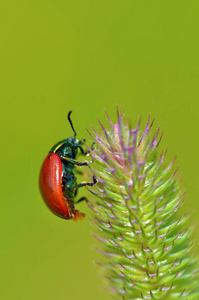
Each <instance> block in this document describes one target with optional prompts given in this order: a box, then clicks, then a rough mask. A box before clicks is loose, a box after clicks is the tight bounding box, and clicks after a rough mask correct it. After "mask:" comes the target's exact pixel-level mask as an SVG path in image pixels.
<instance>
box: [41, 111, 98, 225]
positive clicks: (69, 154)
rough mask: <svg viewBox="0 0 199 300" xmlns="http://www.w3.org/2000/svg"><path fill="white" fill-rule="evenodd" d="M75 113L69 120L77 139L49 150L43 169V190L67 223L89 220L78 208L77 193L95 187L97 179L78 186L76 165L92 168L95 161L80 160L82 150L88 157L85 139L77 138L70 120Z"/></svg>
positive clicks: (54, 209)
mask: <svg viewBox="0 0 199 300" xmlns="http://www.w3.org/2000/svg"><path fill="white" fill-rule="evenodd" d="M71 113H72V111H70V112H69V113H68V121H69V123H70V125H71V128H72V130H73V132H74V137H69V138H67V139H65V140H63V141H61V142H58V143H57V144H56V145H55V146H54V147H52V149H51V150H50V151H49V153H48V155H47V157H46V158H45V160H44V162H43V165H42V167H41V171H40V176H39V187H40V192H41V195H42V197H43V199H44V201H45V203H46V205H47V206H48V208H49V209H50V210H51V211H52V212H53V213H54V214H55V215H57V216H58V217H60V218H63V219H66V220H73V221H77V220H79V219H80V220H82V219H83V218H84V217H85V214H84V213H81V212H80V211H79V210H76V209H75V202H74V199H75V198H76V195H77V191H78V189H79V188H80V187H82V186H86V185H88V186H93V185H94V184H95V183H96V182H97V180H96V177H95V176H93V182H86V181H83V182H81V183H79V184H77V179H76V176H75V174H74V171H75V168H76V166H88V164H89V163H91V162H86V161H85V162H79V161H77V160H76V156H77V154H78V150H80V152H81V154H82V155H86V154H87V152H85V151H84V149H83V147H82V145H83V144H84V142H85V140H84V139H82V140H79V139H77V138H76V131H75V129H74V127H73V123H72V121H71V118H70V115H71ZM82 200H86V198H85V197H82V198H80V199H79V201H77V202H80V201H82ZM77 202H76V203H77Z"/></svg>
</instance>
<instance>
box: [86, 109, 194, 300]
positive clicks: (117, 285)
mask: <svg viewBox="0 0 199 300" xmlns="http://www.w3.org/2000/svg"><path fill="white" fill-rule="evenodd" d="M107 117H108V122H109V128H108V129H106V128H105V127H104V126H103V125H102V124H101V123H100V122H99V124H100V127H101V129H100V131H99V132H98V131H96V130H94V131H93V132H91V133H90V135H91V137H92V138H93V141H94V143H95V145H94V147H93V148H94V149H92V150H91V149H90V150H89V151H90V155H91V157H92V159H93V160H94V162H95V165H96V167H94V165H93V166H90V170H91V172H92V175H95V176H96V178H97V181H98V183H97V184H96V185H95V186H94V187H92V188H90V187H89V188H88V189H89V190H90V191H91V192H92V193H93V198H94V199H92V200H93V201H89V207H90V208H91V209H92V215H93V219H92V220H93V223H94V225H95V226H96V228H97V230H96V232H95V234H94V237H95V240H96V243H97V244H98V245H97V249H98V251H99V253H100V257H101V261H100V262H99V265H100V266H102V268H103V270H104V276H105V278H106V279H107V281H108V282H109V286H110V292H111V293H112V296H113V298H114V299H125V300H132V299H136V300H138V299H140V300H141V299H157V300H158V299H165V300H166V299H168V300H172V299H186V300H187V299H188V300H194V299H195V300H198V299H199V281H198V269H197V262H196V260H195V256H194V255H193V253H192V246H193V242H192V240H191V237H190V235H191V231H192V226H190V225H189V223H188V222H189V221H187V220H188V214H181V215H180V214H179V210H180V208H181V205H182V204H183V202H184V199H185V192H184V191H183V188H182V186H181V184H180V180H179V178H178V176H179V175H178V172H177V170H178V168H176V167H174V164H175V159H176V158H174V160H173V161H172V162H171V163H169V164H167V163H166V162H165V156H166V153H167V151H163V152H162V153H161V154H158V153H159V150H158V148H159V143H160V140H161V138H162V134H161V132H160V128H158V130H157V131H156V132H155V134H152V133H151V131H152V125H153V122H154V120H152V121H150V117H149V119H148V121H147V124H146V126H145V128H144V130H143V131H141V130H140V122H139V123H138V125H137V127H136V128H135V129H134V130H133V129H132V128H131V127H130V126H129V125H128V124H127V123H126V121H125V123H123V116H122V113H121V111H120V110H119V109H118V110H117V118H118V123H117V124H113V123H112V121H111V120H110V118H109V116H108V115H107Z"/></svg>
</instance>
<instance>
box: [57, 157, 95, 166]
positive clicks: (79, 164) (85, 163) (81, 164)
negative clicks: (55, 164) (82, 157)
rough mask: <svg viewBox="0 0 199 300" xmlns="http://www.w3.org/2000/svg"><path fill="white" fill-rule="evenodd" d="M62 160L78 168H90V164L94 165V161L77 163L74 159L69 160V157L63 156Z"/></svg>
mask: <svg viewBox="0 0 199 300" xmlns="http://www.w3.org/2000/svg"><path fill="white" fill-rule="evenodd" d="M60 159H61V160H63V161H65V162H69V163H71V164H74V165H76V166H88V165H90V164H92V163H93V161H82V162H80V161H77V160H76V159H72V158H69V157H65V156H62V157H60Z"/></svg>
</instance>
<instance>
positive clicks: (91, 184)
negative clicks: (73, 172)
mask: <svg viewBox="0 0 199 300" xmlns="http://www.w3.org/2000/svg"><path fill="white" fill-rule="evenodd" d="M96 183H97V179H96V177H95V176H93V182H87V181H82V182H81V183H79V184H77V185H75V186H72V188H77V189H78V188H80V187H82V186H86V185H88V186H93V185H94V184H96Z"/></svg>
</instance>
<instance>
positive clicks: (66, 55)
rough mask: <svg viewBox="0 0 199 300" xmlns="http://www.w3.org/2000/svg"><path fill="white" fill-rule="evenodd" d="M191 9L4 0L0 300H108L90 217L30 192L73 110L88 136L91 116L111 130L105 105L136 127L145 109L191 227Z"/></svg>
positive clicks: (194, 92)
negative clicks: (179, 182)
mask: <svg viewBox="0 0 199 300" xmlns="http://www.w3.org/2000/svg"><path fill="white" fill-rule="evenodd" d="M198 9H199V4H198V1H183V0H180V1H173V0H172V1H168V0H167V1H133V0H130V1H127V0H121V1H118V0H114V1H113V0H112V1H93V0H92V1H91V0H90V1H89V0H84V1H68V0H56V1H55V0H49V1H47V0H35V1H34V0H33V1H27V0H26V1H25V0H23V1H21V0H19V1H13V0H8V1H2V3H1V4H0V41H1V46H0V99H1V100H0V101H1V108H0V124H1V125H0V126H1V148H0V154H1V160H0V170H1V172H0V176H1V178H0V179H1V180H0V182H1V189H0V194H1V202H0V205H1V208H0V211H1V218H0V220H1V224H0V236H1V247H0V252H1V255H0V266H1V268H0V269H1V271H0V272H1V278H0V295H1V299H4V300H7V299H19V300H26V299H29V300H31V299H38V300H43V299H48V300H54V299H67V300H76V299H94V300H101V299H103V300H106V299H107V300H108V299H111V297H110V296H109V295H108V294H107V293H106V291H105V290H103V289H102V288H101V286H102V279H101V276H100V275H99V270H98V267H97V266H96V265H95V264H94V263H93V261H94V260H95V259H96V251H95V243H94V241H93V238H92V235H91V232H92V230H93V229H92V228H91V226H90V224H89V221H88V218H87V219H85V220H84V221H82V222H77V223H73V222H71V221H64V220H62V219H59V218H57V217H55V216H54V215H53V214H51V213H50V212H49V211H48V209H46V207H45V205H44V203H43V201H42V199H41V196H40V194H39V191H38V173H39V169H40V166H41V163H42V161H43V159H44V157H45V156H46V154H47V152H48V151H49V149H50V148H51V147H52V146H53V145H54V144H55V143H56V142H57V141H59V140H61V139H63V138H65V137H69V136H71V135H72V131H71V128H70V126H69V124H68V122H67V120H66V115H67V113H68V111H69V110H72V111H73V115H72V119H73V122H74V125H75V128H76V131H77V133H78V137H79V138H86V139H87V140H88V141H89V136H88V134H87V132H86V130H85V127H87V128H90V125H91V124H92V125H94V126H95V127H97V126H98V125H97V118H99V119H100V120H101V121H102V122H103V123H104V124H107V121H106V118H105V113H104V109H106V110H107V112H108V113H109V115H110V116H111V118H112V120H113V121H114V122H115V121H116V104H118V105H120V106H121V107H122V110H123V112H124V113H125V115H126V116H127V118H128V120H129V121H131V122H132V124H133V125H134V126H135V125H136V123H137V120H138V117H139V116H141V117H142V124H143V126H144V124H145V123H146V120H147V118H148V114H149V112H150V113H151V116H152V117H155V125H154V128H157V127H158V126H159V125H161V129H162V130H163V132H164V136H163V141H162V148H167V147H168V148H169V152H168V154H167V156H168V160H171V159H172V158H173V157H174V155H175V154H177V156H178V160H177V164H176V166H177V165H179V166H180V170H181V172H182V174H183V176H182V179H183V184H184V186H185V188H186V190H187V191H188V193H187V196H188V197H187V200H186V204H185V206H184V207H185V209H192V210H193V215H192V220H193V222H194V220H197V216H198V214H199V204H198V202H199V195H198V180H199V175H198V165H199V162H198V153H199V139H198V128H199V118H198V111H199V55H198V54H199V30H198V28H199V18H198ZM84 194H85V189H84V188H82V190H81V192H80V194H79V196H82V195H84ZM79 207H80V210H81V211H84V212H86V213H87V214H88V215H89V209H88V208H87V207H86V204H84V203H82V204H80V205H79ZM198 228H199V226H198V225H196V239H197V238H198V235H197V229H198ZM196 246H199V242H196Z"/></svg>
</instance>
